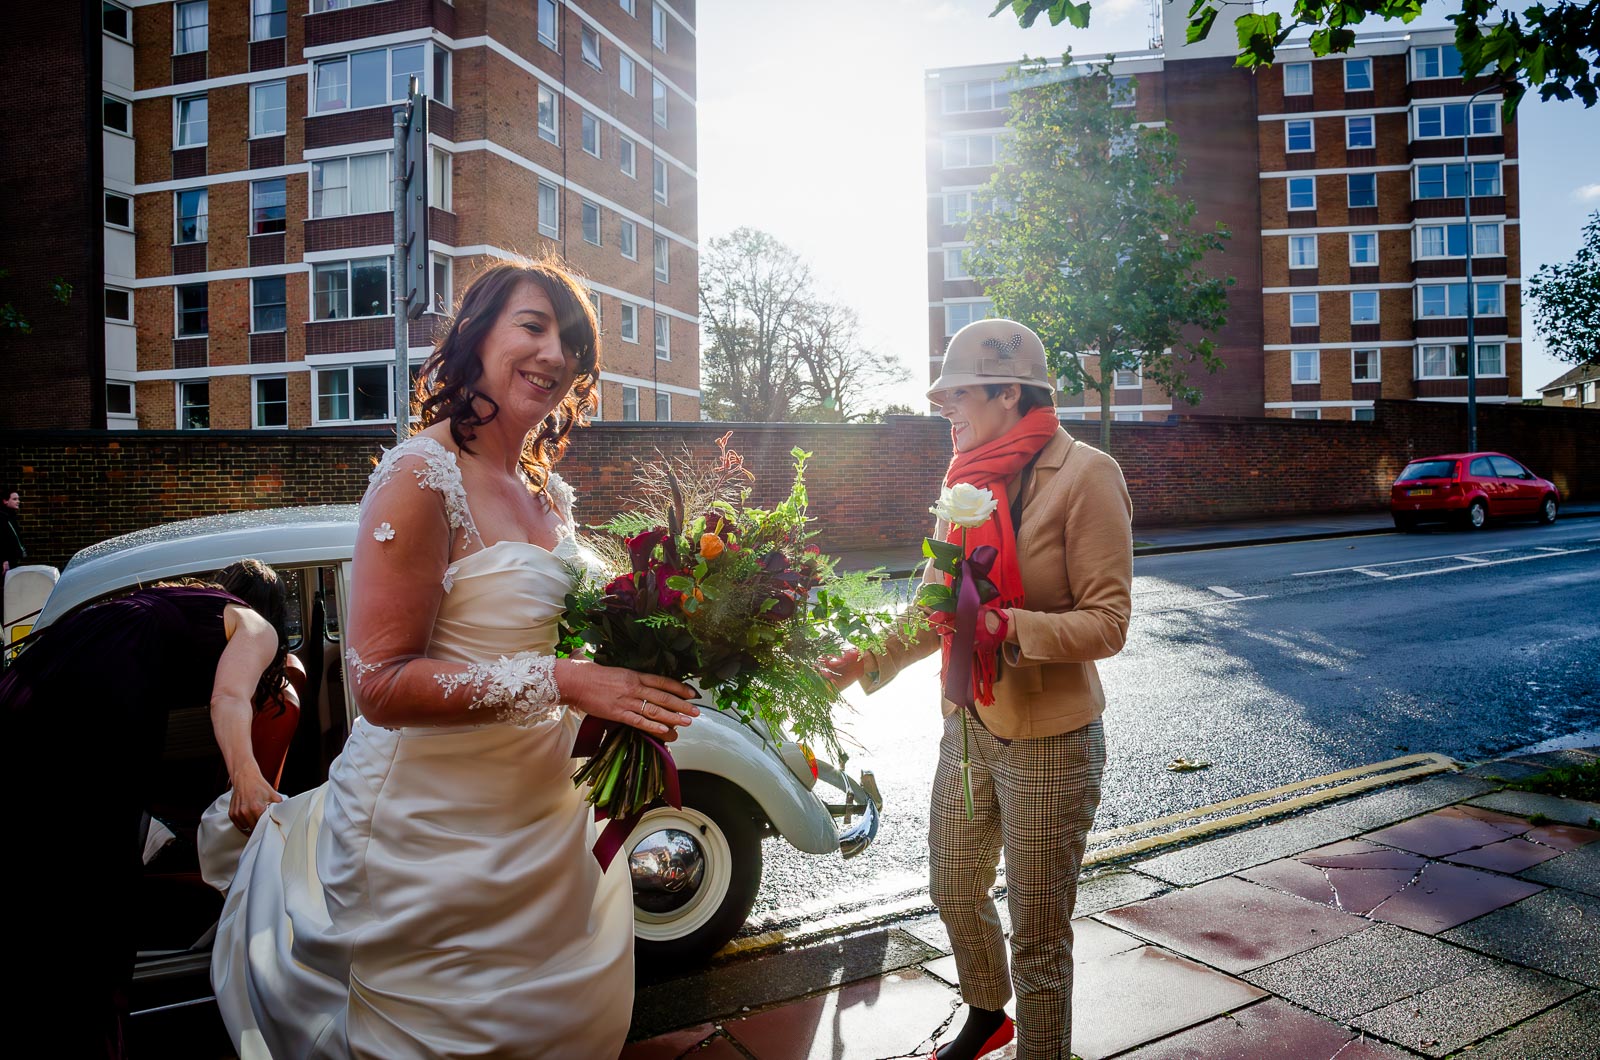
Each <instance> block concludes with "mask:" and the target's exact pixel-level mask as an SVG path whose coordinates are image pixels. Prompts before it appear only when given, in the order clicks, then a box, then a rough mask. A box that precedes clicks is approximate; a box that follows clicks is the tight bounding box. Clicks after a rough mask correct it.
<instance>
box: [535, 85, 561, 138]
mask: <svg viewBox="0 0 1600 1060" xmlns="http://www.w3.org/2000/svg"><path fill="white" fill-rule="evenodd" d="M546 103H548V104H549V106H550V124H549V125H546V124H545V121H544V114H545V104H546ZM534 125H535V126H537V127H538V130H539V139H541V140H544V141H546V142H548V143H552V144H555V145H556V146H557V147H560V146H561V97H560V96H558V95H556V94H555V93H554V92H552V91H551V90H550V89H548V88H546V87H545V86H543V85H540V86H539V95H538V100H537V102H536V103H535V105H534Z"/></svg>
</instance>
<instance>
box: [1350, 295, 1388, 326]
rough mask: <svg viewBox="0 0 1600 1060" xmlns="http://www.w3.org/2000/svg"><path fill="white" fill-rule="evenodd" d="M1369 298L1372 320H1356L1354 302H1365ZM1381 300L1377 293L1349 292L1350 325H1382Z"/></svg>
mask: <svg viewBox="0 0 1600 1060" xmlns="http://www.w3.org/2000/svg"><path fill="white" fill-rule="evenodd" d="M1369 296H1370V298H1371V300H1372V319H1371V320H1357V319H1356V300H1357V299H1360V300H1361V301H1366V300H1367V299H1368V297H1369ZM1382 316H1383V298H1382V297H1381V295H1380V294H1379V293H1378V292H1377V291H1351V292H1350V323H1351V324H1379V323H1382Z"/></svg>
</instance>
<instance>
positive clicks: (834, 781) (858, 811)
mask: <svg viewBox="0 0 1600 1060" xmlns="http://www.w3.org/2000/svg"><path fill="white" fill-rule="evenodd" d="M817 779H818V780H820V781H822V782H823V783H824V784H829V785H832V786H833V787H836V788H838V789H839V790H840V791H843V792H844V795H845V799H846V800H847V801H845V802H843V803H824V805H825V806H826V807H827V808H828V813H830V814H832V815H833V816H834V817H838V818H842V819H843V823H844V825H845V826H846V827H844V828H843V829H841V830H840V832H839V853H840V855H841V856H843V857H845V858H853V857H855V856H856V855H857V854H860V853H861V852H862V851H864V850H866V849H867V848H868V847H870V846H871V845H872V841H873V840H874V839H876V838H877V837H878V821H879V820H880V818H881V816H882V811H883V796H882V795H880V794H879V793H878V782H877V780H876V779H875V778H874V777H873V775H872V773H871V771H863V772H862V774H861V779H860V780H859V781H856V780H852V779H851V778H850V775H849V774H848V773H846V772H844V770H842V769H840V768H839V767H838V766H835V765H833V764H831V763H829V762H824V761H822V760H821V759H818V760H817ZM857 815H859V816H860V818H861V819H860V820H859V821H856V822H855V823H853V824H852V823H851V818H853V817H856V816H857Z"/></svg>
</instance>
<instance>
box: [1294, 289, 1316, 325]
mask: <svg viewBox="0 0 1600 1060" xmlns="http://www.w3.org/2000/svg"><path fill="white" fill-rule="evenodd" d="M1307 298H1309V299H1311V320H1310V321H1309V322H1308V321H1304V320H1296V319H1295V306H1296V305H1304V304H1305V301H1304V300H1305V299H1307ZM1321 324H1322V304H1321V300H1320V299H1318V298H1317V296H1316V295H1315V294H1304V293H1302V294H1291V295H1290V296H1289V326H1290V327H1291V328H1314V327H1320V326H1321Z"/></svg>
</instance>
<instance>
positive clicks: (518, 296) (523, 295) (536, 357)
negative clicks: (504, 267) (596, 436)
mask: <svg viewBox="0 0 1600 1060" xmlns="http://www.w3.org/2000/svg"><path fill="white" fill-rule="evenodd" d="M478 360H479V361H480V362H482V364H483V375H482V376H480V377H479V379H478V381H477V382H476V383H475V384H473V386H474V388H475V389H476V390H477V391H478V392H479V393H480V394H482V395H483V396H484V397H487V398H490V399H491V400H493V401H494V402H495V404H497V405H499V406H500V412H499V417H504V418H505V420H506V421H507V423H508V425H509V424H515V425H516V426H518V427H520V428H521V429H522V430H523V431H529V430H532V429H533V428H534V427H536V426H537V425H538V424H539V423H540V422H542V421H543V420H544V418H545V417H546V416H548V415H550V413H551V412H553V411H554V410H555V408H556V406H557V405H559V404H560V403H561V399H562V398H564V397H566V396H567V391H568V390H570V389H571V388H572V380H573V378H574V376H575V375H576V374H577V359H576V358H575V357H571V356H568V354H567V353H566V352H565V351H564V350H563V349H562V348H561V329H560V327H559V326H558V325H557V323H556V312H555V307H554V306H553V305H552V304H551V303H550V296H549V295H547V294H545V293H544V289H543V288H542V287H540V286H539V285H538V284H536V283H532V282H526V283H521V284H518V285H517V287H516V288H515V289H514V290H513V291H512V292H511V294H510V295H509V296H508V297H507V298H506V304H505V308H504V309H503V310H502V311H501V313H500V318H499V319H498V320H496V321H495V323H494V327H493V328H491V329H490V330H489V332H488V333H487V334H486V335H485V336H484V338H483V343H482V345H481V346H479V348H478ZM499 417H497V418H499Z"/></svg>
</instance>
